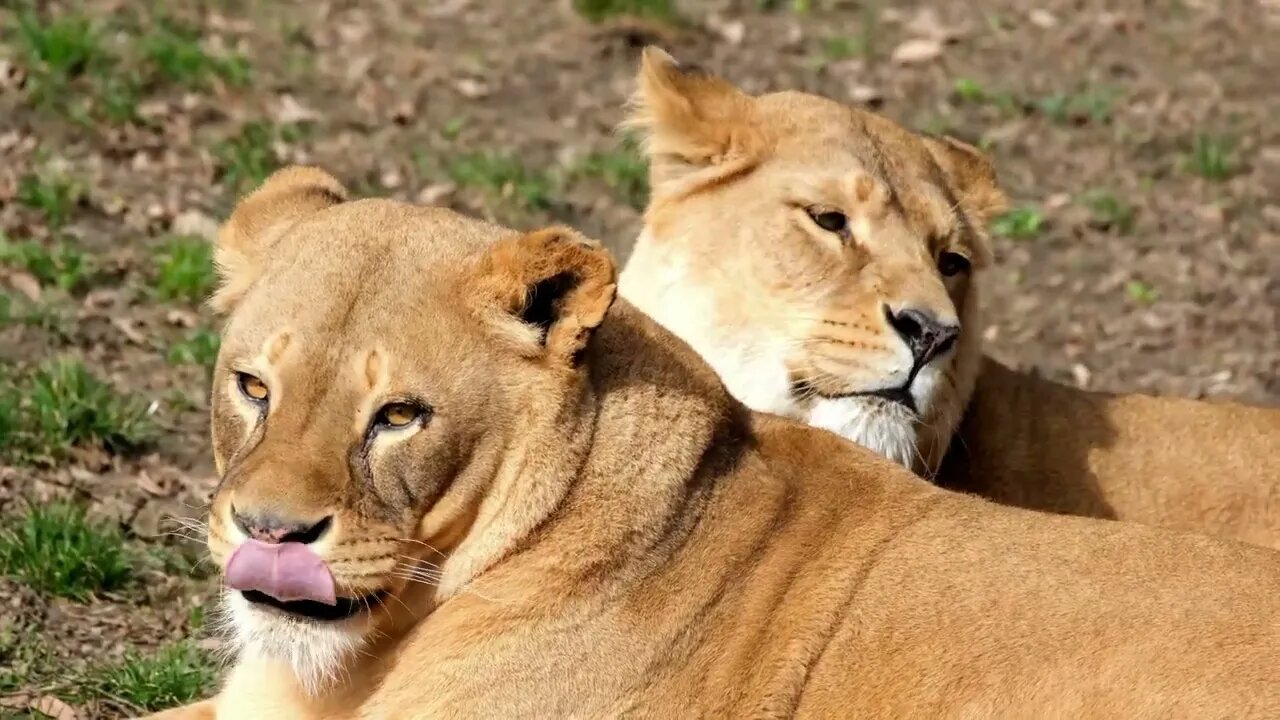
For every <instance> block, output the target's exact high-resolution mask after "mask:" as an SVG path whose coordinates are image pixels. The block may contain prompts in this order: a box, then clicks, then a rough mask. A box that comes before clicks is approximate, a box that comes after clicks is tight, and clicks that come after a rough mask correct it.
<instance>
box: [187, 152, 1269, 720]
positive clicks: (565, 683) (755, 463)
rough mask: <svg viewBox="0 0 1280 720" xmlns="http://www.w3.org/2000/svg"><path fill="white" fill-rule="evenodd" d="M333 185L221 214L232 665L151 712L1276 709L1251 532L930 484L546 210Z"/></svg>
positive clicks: (299, 180) (217, 514)
mask: <svg viewBox="0 0 1280 720" xmlns="http://www.w3.org/2000/svg"><path fill="white" fill-rule="evenodd" d="M345 196H346V194H345V192H344V191H343V189H342V187H341V186H340V185H338V183H337V182H336V181H334V180H333V178H331V177H329V176H327V175H325V174H323V173H322V172H320V171H318V170H314V169H307V168H293V169H288V170H285V171H282V172H281V173H279V174H277V175H275V176H273V177H272V178H271V179H269V180H268V181H267V182H266V184H265V185H264V186H263V187H261V188H260V189H259V190H257V191H256V192H255V193H254V194H252V195H250V196H249V197H248V198H246V199H245V200H243V201H242V202H241V204H240V205H239V206H238V207H237V208H236V209H235V211H234V213H233V215H232V217H231V218H230V220H229V221H228V223H227V225H226V226H225V228H224V229H223V230H222V232H221V235H220V239H219V247H218V249H217V259H218V264H219V267H220V268H221V272H222V276H223V286H222V289H221V291H220V292H219V293H218V294H217V295H216V296H215V303H216V305H217V306H218V307H220V308H221V309H222V310H223V311H225V312H227V313H228V314H229V317H228V319H227V323H226V327H225V331H224V335H223V343H222V349H221V351H220V353H219V356H218V362H217V366H216V369H215V373H214V381H213V396H212V408H213V410H212V413H213V440H214V452H215V456H216V463H217V467H218V469H219V472H220V473H221V482H220V484H219V486H218V489H217V491H216V493H215V495H214V498H213V501H212V504H211V507H210V510H209V516H208V544H209V550H210V553H211V555H212V557H213V559H214V561H215V563H216V564H217V566H218V567H219V568H221V570H222V573H223V575H224V580H225V584H226V587H227V591H226V602H227V606H228V608H229V613H230V622H231V624H232V626H233V627H234V629H235V635H236V637H237V639H238V642H239V644H240V652H239V659H238V660H237V662H236V664H235V666H234V667H233V669H232V670H231V671H230V674H229V677H228V678H227V679H226V683H225V685H224V686H223V688H222V690H221V692H220V693H219V694H218V696H217V698H216V699H215V700H213V701H209V702H205V703H201V704H198V705H194V706H191V707H189V708H185V709H182V710H179V711H176V712H174V713H171V714H167V717H170V718H173V717H188V716H192V717H204V718H208V717H212V716H215V715H216V717H219V718H233V719H236V720H239V719H241V718H363V719H367V720H374V719H380V718H440V717H498V718H517V717H528V718H551V717H567V716H573V717H581V718H595V717H619V716H627V717H655V718H676V717H708V718H710V717H716V718H719V717H781V716H791V715H797V716H814V717H888V716H901V715H904V714H917V715H925V716H937V715H967V716H988V715H993V714H995V715H1019V716H1023V717H1027V716H1034V717H1044V716H1049V715H1066V716H1072V717H1079V716H1082V715H1083V716H1107V717H1167V716H1170V715H1182V716H1186V715H1199V716H1214V717H1245V716H1255V717H1261V716H1271V717H1275V716H1277V714H1280V683H1277V682H1276V680H1277V675H1276V672H1277V671H1276V667H1277V663H1280V554H1276V553H1273V552H1270V551H1267V550H1263V549H1261V548H1253V547H1249V546H1246V545H1240V544H1235V543H1226V542H1221V541H1217V540H1212V539H1209V538H1202V537H1196V536H1190V535H1187V536H1182V535H1178V534H1173V533H1168V532H1166V531H1162V530H1158V529H1153V528H1146V527H1142V526H1136V525H1129V524H1122V523H1102V522H1096V521H1091V520H1084V519H1079V518H1068V517H1060V516H1053V515H1045V514H1039V513H1031V512H1027V511H1024V510H1019V509H1015V508H1008V507H1002V506H999V505H994V504H990V503H987V502H984V501H982V500H979V499H977V498H972V497H968V496H965V495H961V494H957V493H949V492H946V491H943V490H940V489H938V488H936V487H934V486H932V485H930V484H929V483H926V482H924V481H923V480H921V479H919V478H917V477H916V476H914V475H912V474H911V473H910V472H908V471H907V470H906V469H904V468H902V467H901V466H899V465H896V464H894V463H892V462H890V461H888V460H886V459H884V458H881V457H879V456H877V455H875V454H874V453H872V452H870V451H868V450H866V449H864V448H860V447H858V446H856V445H854V444H852V443H849V442H847V441H845V440H843V439H841V438H839V437H837V436H836V435H833V434H830V433H827V432H824V431H821V430H816V429H813V428H810V427H806V426H805V425H803V424H800V423H796V422H793V421H790V420H786V419H783V418H779V417H776V416H772V415H758V414H753V413H751V412H750V411H748V410H747V409H746V408H745V407H743V406H742V405H741V404H739V403H738V402H737V401H735V400H733V399H732V397H731V396H730V395H729V394H728V392H727V391H726V390H725V389H724V387H723V386H722V385H721V383H720V381H719V380H718V379H717V377H716V376H715V373H714V372H713V371H712V370H711V369H710V368H709V367H707V366H706V365H705V364H704V362H703V361H702V360H701V359H700V358H699V357H698V355H697V354H696V353H695V352H694V351H693V350H691V349H690V348H688V347H687V346H686V345H685V344H684V343H682V342H680V341H679V340H677V339H676V338H675V337H674V336H673V335H672V334H671V333H669V332H668V331H666V330H664V329H662V328H661V327H660V326H659V325H657V324H656V323H654V322H653V321H651V320H650V319H649V318H647V317H646V316H644V315H643V314H642V313H640V312H639V311H637V310H635V309H634V308H632V307H631V306H630V305H628V304H626V303H625V302H618V303H614V293H615V270H614V265H613V263H612V261H611V259H610V258H609V256H608V254H607V253H606V252H605V251H604V250H602V249H601V248H600V247H599V246H598V245H595V244H593V243H590V242H588V241H585V240H584V239H582V238H581V237H580V236H578V235H577V234H575V233H574V232H573V231H571V230H567V229H559V228H553V229H548V230H543V231H539V232H534V233H530V234H527V235H521V234H518V233H514V232H511V231H508V230H504V229H502V228H499V227H494V226H492V225H488V224H485V223H482V222H478V221H475V220H470V219H467V218H464V217H462V216H459V215H457V214H455V213H453V212H451V211H448V210H443V209H433V208H421V207H413V206H410V205H406V204H402V203H397V202H391V201H386V200H360V201H354V202H347V201H344V198H345ZM611 306H612V309H611Z"/></svg>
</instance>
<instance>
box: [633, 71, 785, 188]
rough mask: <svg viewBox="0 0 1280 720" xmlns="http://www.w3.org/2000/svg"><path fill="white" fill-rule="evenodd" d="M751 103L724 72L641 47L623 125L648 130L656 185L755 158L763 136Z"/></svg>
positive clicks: (733, 168)
mask: <svg viewBox="0 0 1280 720" xmlns="http://www.w3.org/2000/svg"><path fill="white" fill-rule="evenodd" d="M753 103H754V100H753V99H752V98H751V97H750V96H749V95H747V94H746V93H744V92H742V91H741V90H739V89H738V88H736V87H734V86H733V85H732V84H730V83H729V82H728V81H726V80H724V79H723V78H719V77H716V76H715V75H711V74H709V73H706V72H704V71H701V70H695V69H689V68H683V67H681V66H680V65H679V64H678V63H677V62H676V61H675V60H674V59H673V58H672V57H671V56H670V55H668V54H667V53H666V52H664V51H662V50H660V49H658V48H656V47H652V46H651V47H647V48H645V49H644V54H643V57H642V59H641V62H640V75H639V79H638V89H637V91H636V95H635V97H634V98H633V99H632V108H633V109H632V114H631V116H630V118H628V120H627V121H626V123H625V124H624V125H625V126H626V127H632V128H636V129H639V130H640V131H641V132H642V133H644V134H645V136H646V146H645V147H646V150H647V152H648V155H649V164H650V177H651V184H652V185H653V187H654V188H655V190H657V191H661V190H663V189H664V188H665V187H667V186H669V185H670V184H671V183H673V182H675V181H678V180H681V179H683V178H684V177H685V176H687V175H689V174H690V173H696V172H699V171H703V170H707V169H708V168H719V169H721V170H726V171H737V170H740V169H742V168H744V167H746V166H749V165H751V164H753V163H754V162H755V161H757V160H758V159H759V156H760V155H761V154H762V152H763V150H764V146H765V140H764V134H763V132H762V131H761V130H760V129H759V128H758V127H757V125H756V123H755V122H754V121H753V118H752V114H753ZM712 172H713V174H714V172H715V171H714V170H713V171H712Z"/></svg>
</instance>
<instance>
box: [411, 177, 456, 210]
mask: <svg viewBox="0 0 1280 720" xmlns="http://www.w3.org/2000/svg"><path fill="white" fill-rule="evenodd" d="M457 190H458V186H457V185H454V184H453V183H448V182H445V183H432V184H430V185H428V186H426V187H424V188H422V190H421V191H419V192H418V198H417V200H418V202H419V203H421V204H423V205H443V204H445V200H447V199H448V198H449V196H451V195H453V193H454V192H456V191H457Z"/></svg>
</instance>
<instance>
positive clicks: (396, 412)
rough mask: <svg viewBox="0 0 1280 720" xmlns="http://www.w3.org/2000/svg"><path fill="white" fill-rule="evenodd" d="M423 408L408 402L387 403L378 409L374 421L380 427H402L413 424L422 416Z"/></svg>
mask: <svg viewBox="0 0 1280 720" xmlns="http://www.w3.org/2000/svg"><path fill="white" fill-rule="evenodd" d="M422 414H423V410H422V408H420V407H418V406H417V405H411V404H409V403H388V404H386V405H383V406H382V409H381V410H379V411H378V415H377V417H375V418H374V422H375V423H377V424H378V425H379V426H381V427H389V428H402V427H408V426H409V425H411V424H413V423H414V422H415V421H416V420H417V419H418V418H420V417H422Z"/></svg>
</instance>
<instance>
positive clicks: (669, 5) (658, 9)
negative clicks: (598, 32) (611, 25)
mask: <svg viewBox="0 0 1280 720" xmlns="http://www.w3.org/2000/svg"><path fill="white" fill-rule="evenodd" d="M573 9H574V11H575V12H577V13H578V14H579V15H581V16H582V17H584V18H586V19H587V20H590V21H591V22H593V23H598V22H602V21H604V20H608V19H610V18H614V17H636V18H644V19H646V20H658V21H660V22H665V23H672V24H675V23H678V22H679V21H680V14H679V12H677V11H676V6H675V2H673V0H573Z"/></svg>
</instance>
